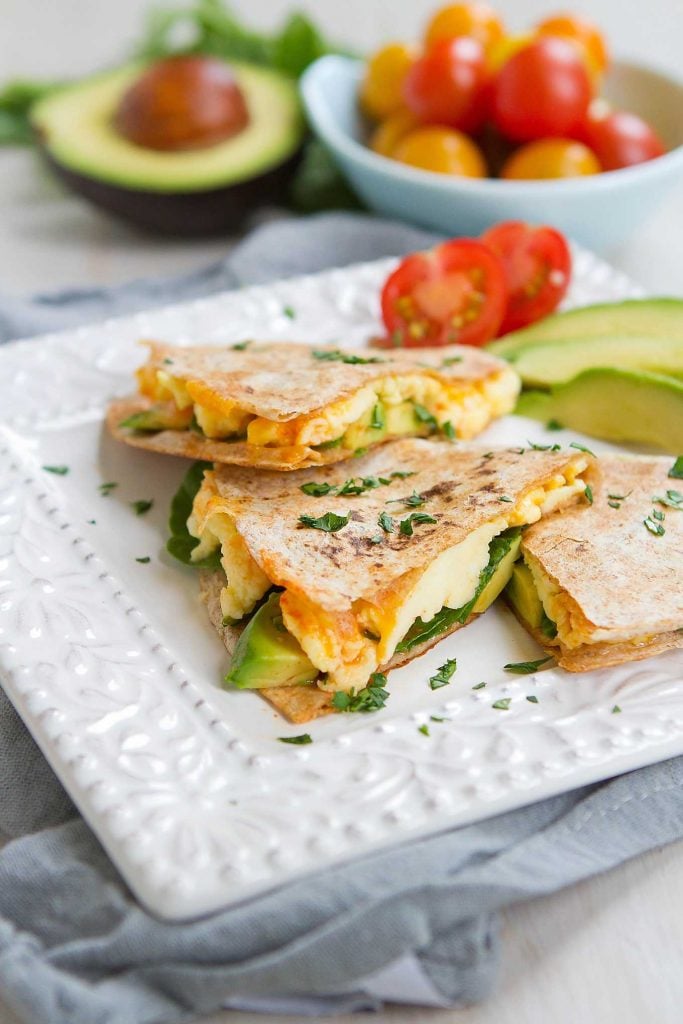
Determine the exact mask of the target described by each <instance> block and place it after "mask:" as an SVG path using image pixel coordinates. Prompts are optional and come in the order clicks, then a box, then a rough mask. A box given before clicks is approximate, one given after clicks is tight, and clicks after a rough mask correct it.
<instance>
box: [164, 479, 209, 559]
mask: <svg viewBox="0 0 683 1024" xmlns="http://www.w3.org/2000/svg"><path fill="white" fill-rule="evenodd" d="M211 468H212V467H211V463H210V462H195V463H194V464H193V465H192V466H190V468H189V469H188V471H187V473H186V474H185V476H184V477H183V479H182V481H181V484H180V487H179V488H178V491H177V492H176V494H175V496H174V498H173V500H172V502H171V511H170V514H169V520H168V528H169V532H170V534H171V536H170V537H169V539H168V541H167V542H166V550H167V551H168V553H169V554H170V555H173V557H174V558H177V559H178V561H179V562H183V563H184V564H185V565H191V566H192V567H193V568H195V569H214V570H215V569H220V568H221V549H220V546H218V547H217V548H216V549H215V550H214V551H212V552H211V553H210V554H209V555H206V556H205V557H204V558H202V559H200V560H199V561H197V562H193V561H192V552H193V551H194V549H195V548H196V547H197V545H198V544H199V541H198V540H197V538H196V537H193V536H192V534H191V533H190V531H189V530H188V528H187V520H188V519H189V518H190V514H191V512H192V503H193V501H194V497H195V495H196V493H197V491H198V490H199V488H200V487H201V485H202V481H203V479H204V471H205V470H207V469H211Z"/></svg>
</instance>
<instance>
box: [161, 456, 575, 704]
mask: <svg viewBox="0 0 683 1024" xmlns="http://www.w3.org/2000/svg"><path fill="white" fill-rule="evenodd" d="M592 463H593V460H592V458H591V457H590V456H589V455H587V454H585V453H583V452H577V451H574V452H571V453H568V452H550V451H535V450H531V449H520V448H517V449H512V450H510V449H501V450H498V451H495V452H484V451H481V450H480V449H476V448H474V447H468V446H454V445H450V444H447V443H445V442H438V441H427V440H420V439H404V440H401V441H395V442H394V443H393V444H390V445H384V446H382V447H381V448H379V449H377V450H376V451H374V452H372V453H370V454H368V455H365V456H364V457H362V458H359V459H358V460H355V461H354V463H353V464H352V466H353V468H352V472H353V473H354V476H353V477H349V466H333V467H329V468H325V469H316V470H308V471H299V472H296V473H291V474H287V475H286V476H283V475H282V474H280V473H268V472H262V473H259V474H254V473H251V472H249V471H247V470H245V469H240V468H232V469H227V467H223V466H217V467H215V468H214V469H213V470H211V469H205V470H203V471H202V469H201V467H199V468H198V469H193V470H191V473H194V474H195V477H194V482H193V483H192V484H188V485H186V486H185V489H184V490H182V489H181V492H179V497H178V499H177V504H176V506H175V507H174V510H173V514H172V518H171V526H172V530H173V532H174V537H173V538H172V540H171V541H170V542H169V550H171V551H172V552H173V553H175V554H177V555H178V556H179V557H182V558H183V559H184V560H186V561H189V562H191V563H194V564H195V565H200V566H201V567H203V568H205V569H211V570H213V571H212V572H211V573H208V574H207V575H205V576H204V578H203V581H202V591H203V595H204V598H205V600H206V601H207V604H208V607H209V614H210V616H211V619H212V621H213V623H214V625H215V626H217V627H218V628H219V631H220V632H221V635H222V637H223V639H224V641H225V642H226V645H227V646H228V648H229V649H233V648H234V651H233V658H232V663H231V665H230V669H229V672H228V675H227V677H226V678H227V681H228V682H230V683H232V684H233V685H235V686H237V687H240V688H254V689H258V690H259V691H260V692H261V693H262V694H263V695H264V696H265V697H267V698H268V699H269V700H270V701H271V702H272V703H273V704H274V705H275V706H276V707H277V708H278V709H279V710H280V711H282V712H283V713H284V714H286V715H287V716H288V717H289V718H291V719H292V720H294V721H305V720H307V719H308V718H313V717H316V716H317V715H320V714H325V713H327V712H329V711H332V710H335V708H340V702H341V703H344V702H345V700H346V697H347V696H348V695H352V696H353V697H355V698H356V699H357V698H358V695H359V694H360V693H362V692H363V691H364V689H367V688H368V684H370V688H372V686H373V685H375V686H376V685H377V682H376V676H375V674H376V673H377V672H378V671H379V670H383V669H386V668H388V667H391V666H392V665H395V664H400V663H401V662H403V661H406V660H410V659H411V658H413V657H415V656H416V655H417V654H420V653H421V652H422V651H423V650H425V649H426V648H427V647H429V646H431V645H432V644H434V643H436V642H437V641H438V640H440V639H441V638H442V637H443V636H445V635H447V634H448V633H450V632H452V631H453V630H454V629H457V628H459V627H460V626H462V625H464V624H465V623H467V622H468V621H469V620H470V619H471V618H472V617H473V616H476V615H478V614H480V613H481V612H482V611H483V610H484V609H485V608H486V607H488V605H489V604H490V603H491V602H492V601H493V600H494V599H495V597H497V596H498V594H499V593H500V591H501V590H502V588H503V586H504V585H505V583H506V582H507V580H508V579H509V576H510V573H511V571H512V565H513V563H514V560H515V558H516V556H517V554H518V550H519V544H520V533H521V527H524V526H526V525H527V524H529V523H534V522H536V521H537V520H538V519H539V518H540V517H541V515H543V514H546V513H549V512H552V511H555V510H556V509H559V508H564V507H566V506H567V505H569V504H573V503H575V502H577V501H583V500H585V499H584V497H583V496H584V493H585V490H586V484H587V481H588V480H589V479H590V477H591V471H592ZM200 474H203V479H202V480H201V484H200V486H199V489H198V490H196V493H194V497H193V498H191V497H190V495H191V492H192V490H193V489H196V485H197V484H198V483H199V475H200ZM190 500H191V511H189V515H187V513H188V510H189V508H190ZM184 515H187V531H186V534H185V536H184V537H183V536H182V517H183V516H184ZM274 588H275V589H274ZM245 624H246V625H245ZM237 625H239V626H240V627H243V632H242V633H241V635H240V637H239V639H237V633H236V632H234V631H233V628H232V627H234V626H237ZM373 680H374V682H373ZM340 694H342V697H341V698H340Z"/></svg>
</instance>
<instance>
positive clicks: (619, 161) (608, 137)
mask: <svg viewBox="0 0 683 1024" xmlns="http://www.w3.org/2000/svg"><path fill="white" fill-rule="evenodd" d="M581 135H582V138H583V139H584V140H585V141H586V143H587V144H588V145H589V146H590V148H591V149H592V150H593V152H594V153H595V154H596V156H597V158H598V160H599V161H600V163H601V165H602V168H603V170H605V171H616V170H618V169H619V168H620V167H631V166H632V165H633V164H642V163H643V162H644V161H645V160H654V158H655V157H657V156H662V154H663V153H665V152H666V149H665V147H664V143H663V142H662V140H661V139H660V138H659V136H658V135H657V133H656V132H655V131H654V129H653V128H651V127H650V125H649V124H648V123H647V122H646V121H643V119H642V118H641V117H638V115H637V114H630V113H628V112H627V111H625V110H613V111H611V112H610V113H607V114H605V115H604V116H603V117H600V116H599V115H598V116H596V117H592V116H590V114H589V117H588V119H587V121H586V124H585V126H584V128H583V131H582V133H581Z"/></svg>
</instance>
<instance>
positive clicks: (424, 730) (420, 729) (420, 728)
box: [417, 723, 429, 736]
mask: <svg viewBox="0 0 683 1024" xmlns="http://www.w3.org/2000/svg"><path fill="white" fill-rule="evenodd" d="M417 731H418V732H421V733H422V735H423V736H429V726H428V725H427V724H426V723H425V724H424V725H419V726H418V728H417Z"/></svg>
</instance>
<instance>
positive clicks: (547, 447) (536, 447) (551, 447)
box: [527, 441, 562, 452]
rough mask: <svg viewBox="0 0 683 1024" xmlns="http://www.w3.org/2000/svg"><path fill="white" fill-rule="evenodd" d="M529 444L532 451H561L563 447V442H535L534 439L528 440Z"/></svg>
mask: <svg viewBox="0 0 683 1024" xmlns="http://www.w3.org/2000/svg"><path fill="white" fill-rule="evenodd" d="M527 444H528V445H529V448H530V449H531V451H532V452H559V451H560V449H561V448H562V445H561V444H534V442H533V441H527Z"/></svg>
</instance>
